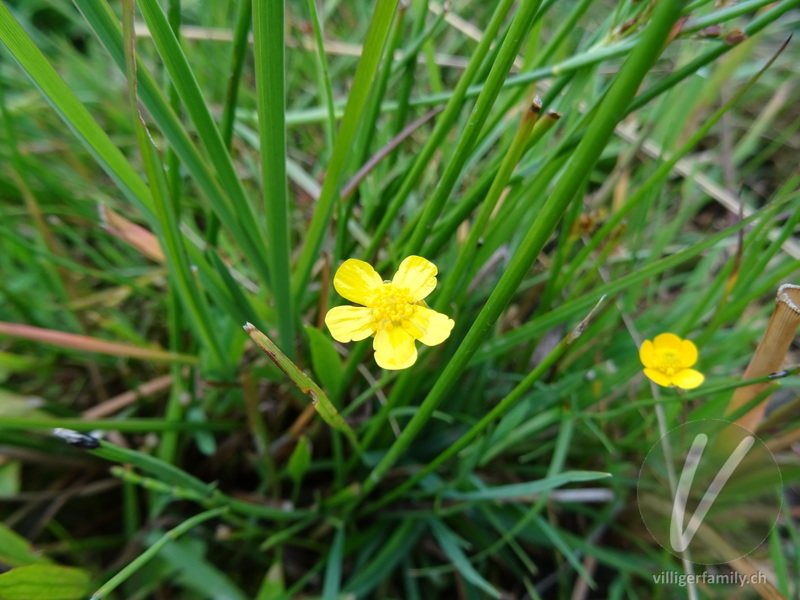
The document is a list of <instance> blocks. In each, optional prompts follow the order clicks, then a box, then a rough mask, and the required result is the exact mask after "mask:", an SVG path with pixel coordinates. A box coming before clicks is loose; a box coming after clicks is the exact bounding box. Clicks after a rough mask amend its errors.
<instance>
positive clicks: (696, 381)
mask: <svg viewBox="0 0 800 600" xmlns="http://www.w3.org/2000/svg"><path fill="white" fill-rule="evenodd" d="M703 381H705V377H704V376H703V374H702V373H701V372H700V371H695V370H694V369H684V370H683V371H678V372H677V373H676V374H675V375H673V376H672V383H674V384H675V385H677V386H678V387H679V388H683V389H684V390H693V389H694V388H696V387H698V386H699V385H700V384H702V383H703Z"/></svg>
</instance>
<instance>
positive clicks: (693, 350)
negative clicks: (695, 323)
mask: <svg viewBox="0 0 800 600" xmlns="http://www.w3.org/2000/svg"><path fill="white" fill-rule="evenodd" d="M679 356H680V357H681V365H683V366H684V367H691V366H692V365H693V364H694V363H696V362H697V346H695V345H694V344H693V343H692V342H690V341H689V340H681V351H680V354H679Z"/></svg>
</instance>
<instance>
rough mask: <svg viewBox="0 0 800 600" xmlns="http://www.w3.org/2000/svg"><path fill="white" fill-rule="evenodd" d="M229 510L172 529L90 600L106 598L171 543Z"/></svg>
mask: <svg viewBox="0 0 800 600" xmlns="http://www.w3.org/2000/svg"><path fill="white" fill-rule="evenodd" d="M227 510H228V508H227V507H222V508H213V509H211V510H207V511H206V512H203V513H200V514H199V515H195V516H194V517H192V518H190V519H187V520H186V521H184V522H183V523H181V524H180V525H178V526H177V527H175V528H173V529H170V530H169V531H168V532H167V533H165V534H164V535H163V536H162V537H161V539H159V540H158V541H157V542H156V543H155V544H153V545H152V546H150V547H149V548H148V549H147V550H145V551H144V552H143V553H142V554H140V555H139V556H137V557H136V558H135V559H134V560H132V561H131V562H130V563H129V564H128V565H127V566H125V568H124V569H122V570H121V571H120V572H119V573H117V574H116V575H114V577H112V578H111V579H109V580H108V581H107V582H106V583H105V584H103V585H102V587H100V589H99V590H97V591H96V592H95V593H94V594H92V597H91V599H90V600H100V599H101V598H105V597H106V596H108V595H109V594H110V593H111V592H112V591H114V590H115V589H116V588H117V587H119V586H120V585H121V584H122V583H123V582H125V581H127V579H128V578H129V577H130V576H131V575H133V574H134V573H136V571H138V570H139V569H141V568H142V567H143V566H144V565H145V564H146V563H147V562H149V561H150V560H152V559H153V558H154V557H155V556H156V555H157V554H158V553H159V552H160V551H161V550H162V549H163V548H164V546H166V545H167V544H169V543H170V542H171V541H173V540H176V539H178V538H179V537H180V536H182V535H183V534H184V533H186V532H187V531H189V530H190V529H191V528H192V527H195V526H197V525H199V524H200V523H202V522H204V521H208V520H209V519H213V518H214V517H218V516H220V515H221V514H223V513H224V512H225V511H227Z"/></svg>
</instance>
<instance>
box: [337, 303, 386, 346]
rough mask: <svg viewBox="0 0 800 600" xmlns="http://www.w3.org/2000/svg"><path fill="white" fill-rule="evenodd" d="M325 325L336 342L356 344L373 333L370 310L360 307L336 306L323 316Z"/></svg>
mask: <svg viewBox="0 0 800 600" xmlns="http://www.w3.org/2000/svg"><path fill="white" fill-rule="evenodd" d="M325 325H327V326H328V329H329V330H330V332H331V335H332V336H333V339H335V340H336V341H337V342H357V341H359V340H363V339H365V338H368V337H369V336H371V335H372V334H373V333H375V328H374V327H373V325H372V309H371V308H363V307H361V306H337V307H335V308H332V309H330V310H329V311H328V314H327V315H325Z"/></svg>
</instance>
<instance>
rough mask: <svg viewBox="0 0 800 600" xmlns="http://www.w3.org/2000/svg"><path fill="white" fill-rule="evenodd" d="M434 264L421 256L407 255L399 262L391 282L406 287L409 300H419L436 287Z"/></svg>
mask: <svg viewBox="0 0 800 600" xmlns="http://www.w3.org/2000/svg"><path fill="white" fill-rule="evenodd" d="M438 272H439V271H438V269H437V268H436V265H434V264H433V263H432V262H431V261H429V260H428V259H426V258H422V257H421V256H409V257H408V258H406V259H405V260H404V261H403V262H401V263H400V267H399V268H398V269H397V273H395V276H394V278H393V279H392V283H393V284H395V285H396V286H398V287H404V288H408V291H409V292H410V293H411V301H412V302H419V301H420V300H422V299H423V298H425V297H427V296H428V294H430V293H431V292H432V291H433V290H434V289H435V288H436V273H438Z"/></svg>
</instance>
